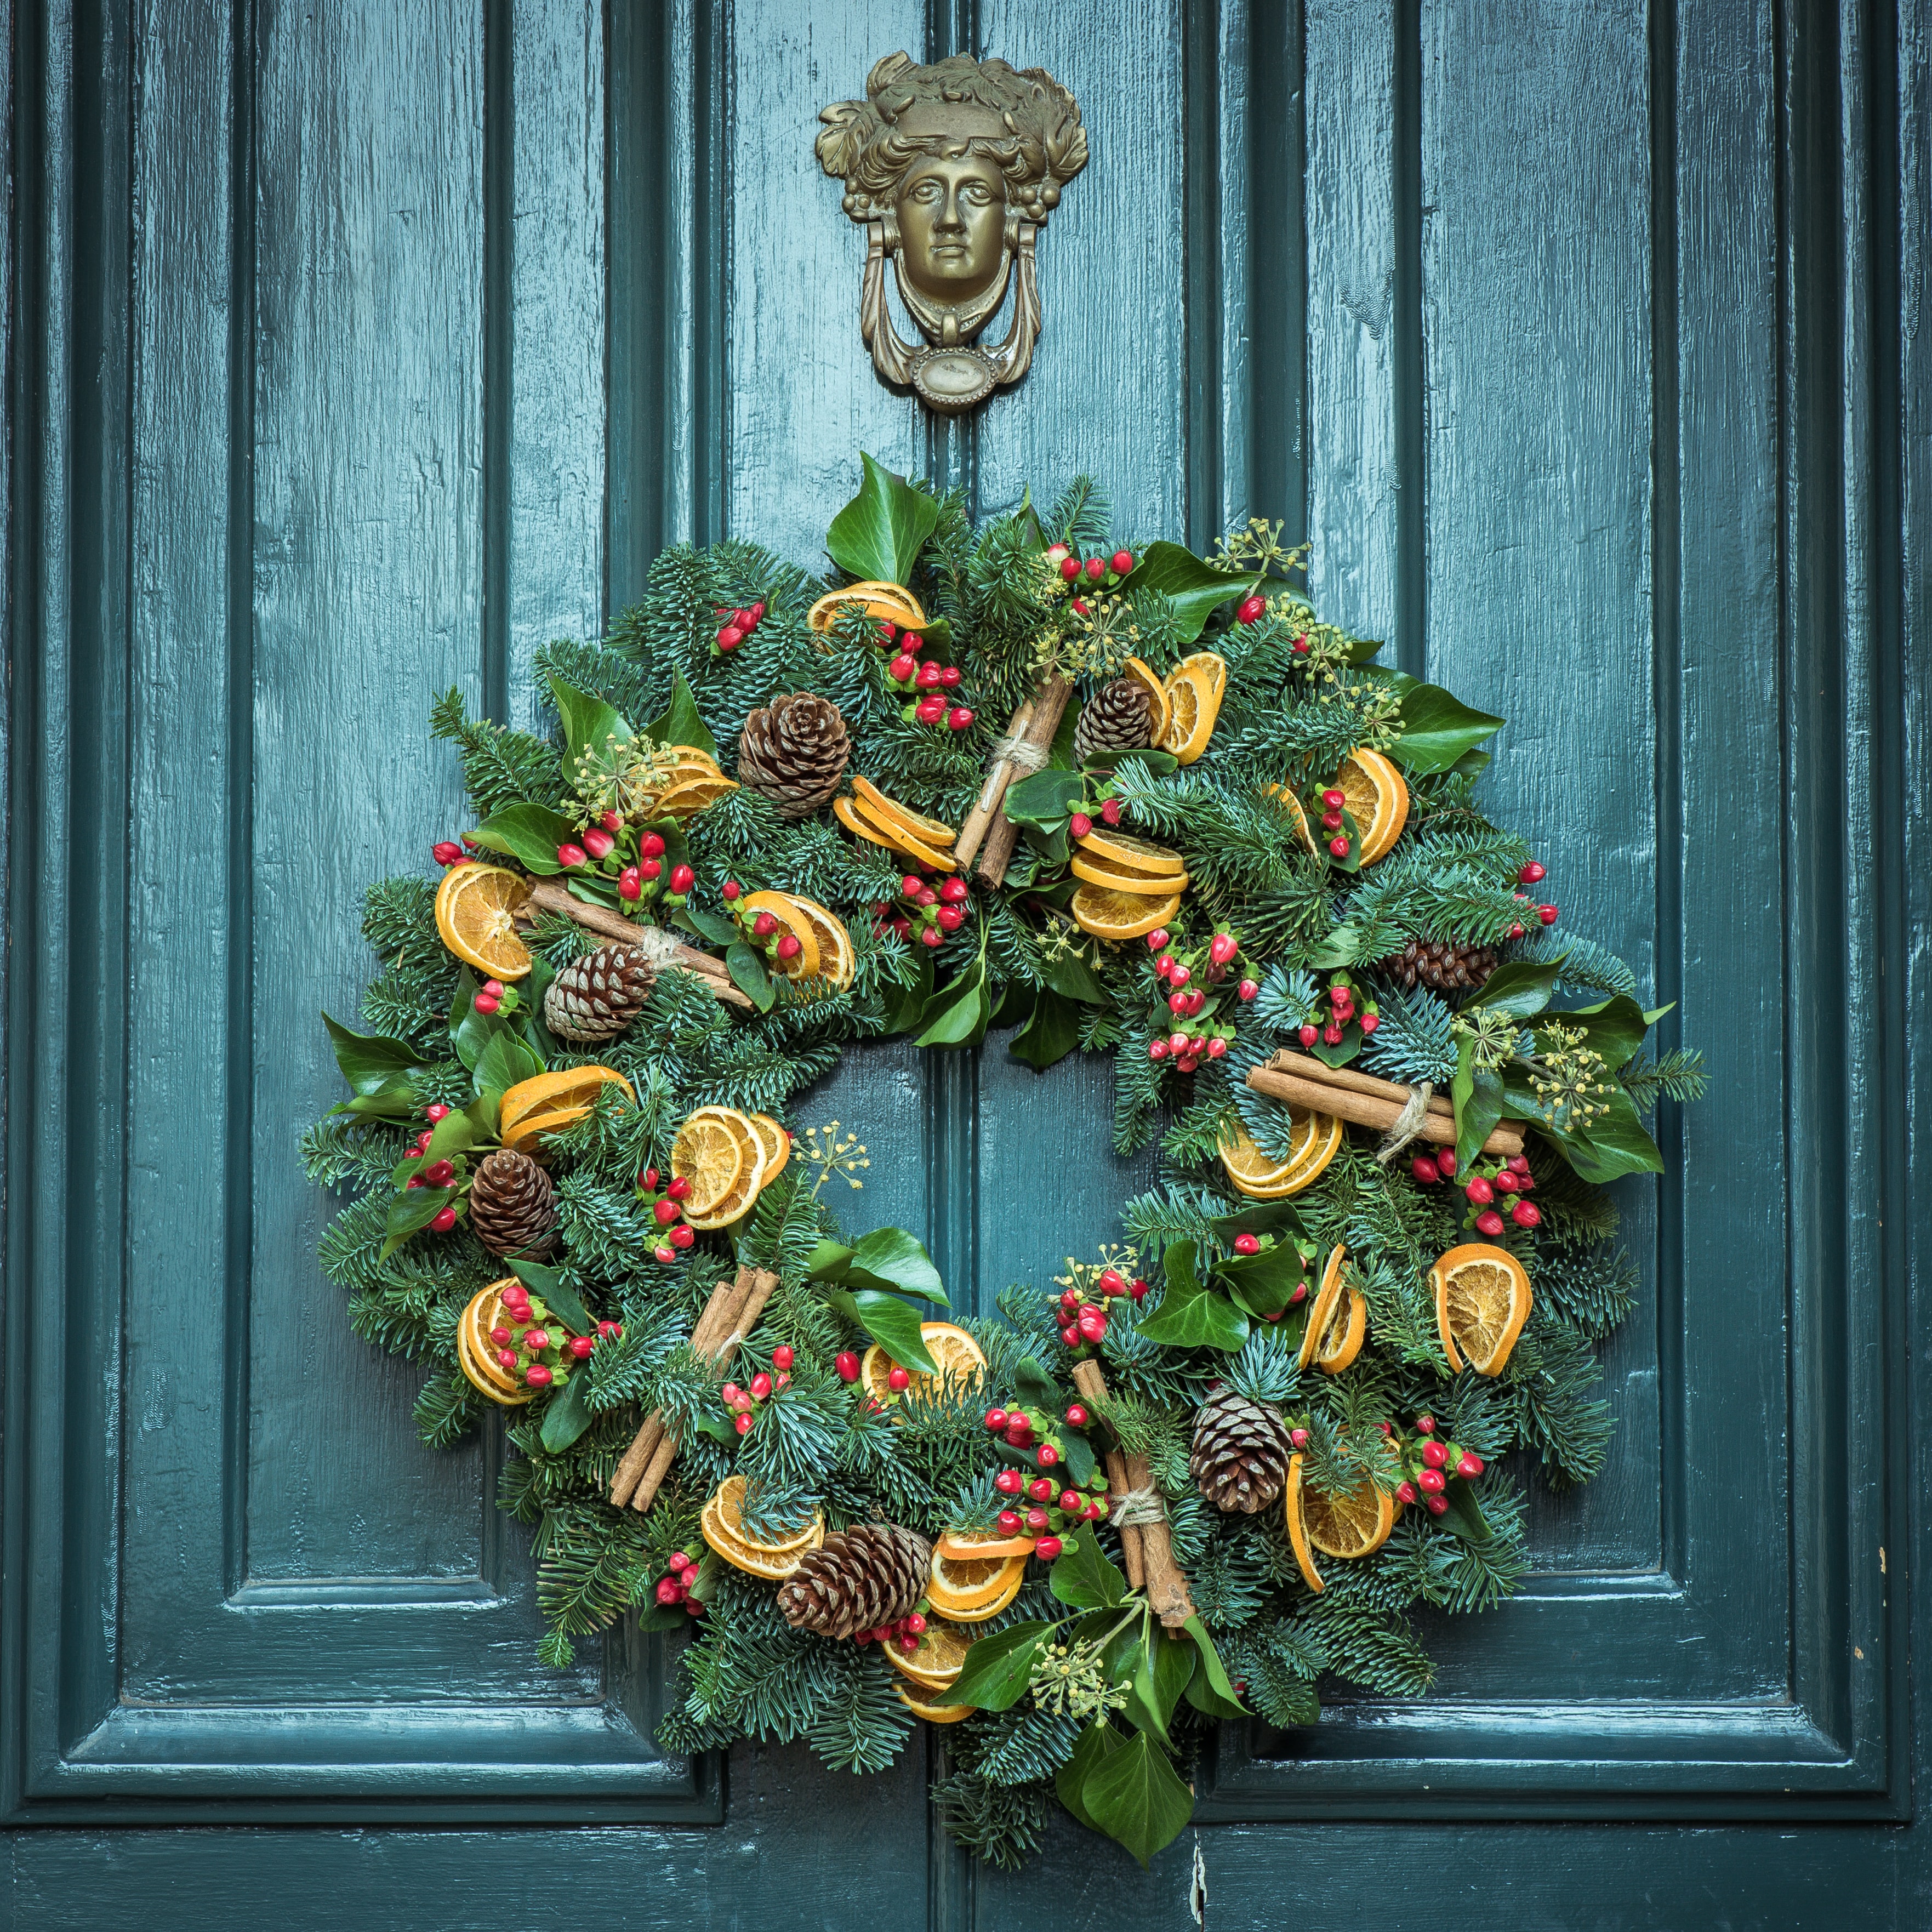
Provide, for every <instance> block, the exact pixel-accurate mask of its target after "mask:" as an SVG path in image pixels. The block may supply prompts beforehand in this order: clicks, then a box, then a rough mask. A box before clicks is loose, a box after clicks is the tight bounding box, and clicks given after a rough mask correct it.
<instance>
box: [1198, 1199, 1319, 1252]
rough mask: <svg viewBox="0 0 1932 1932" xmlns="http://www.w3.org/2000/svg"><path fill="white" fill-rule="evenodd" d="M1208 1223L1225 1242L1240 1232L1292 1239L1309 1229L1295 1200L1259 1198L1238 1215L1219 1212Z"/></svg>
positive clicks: (1304, 1233)
mask: <svg viewBox="0 0 1932 1932" xmlns="http://www.w3.org/2000/svg"><path fill="white" fill-rule="evenodd" d="M1208 1226H1209V1227H1211V1228H1212V1229H1214V1232H1215V1233H1216V1234H1217V1235H1220V1238H1222V1240H1223V1241H1232V1240H1233V1239H1234V1238H1235V1236H1236V1235H1281V1236H1282V1237H1283V1239H1284V1240H1286V1241H1291V1242H1292V1241H1293V1240H1294V1239H1295V1237H1296V1236H1298V1235H1306V1234H1307V1232H1308V1231H1307V1225H1306V1224H1305V1223H1304V1221H1303V1220H1302V1218H1301V1210H1300V1209H1299V1208H1297V1207H1296V1206H1295V1203H1294V1202H1292V1201H1258V1202H1256V1203H1255V1205H1253V1207H1252V1208H1243V1209H1242V1210H1241V1212H1240V1213H1239V1214H1217V1215H1216V1216H1215V1217H1214V1219H1213V1220H1211V1221H1210V1222H1209V1223H1208Z"/></svg>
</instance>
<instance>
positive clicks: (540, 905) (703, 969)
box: [516, 879, 751, 1007]
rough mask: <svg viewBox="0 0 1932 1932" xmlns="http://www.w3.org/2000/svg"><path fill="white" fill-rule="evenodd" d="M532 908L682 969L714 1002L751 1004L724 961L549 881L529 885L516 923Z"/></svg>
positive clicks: (524, 919) (531, 912)
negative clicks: (592, 903) (589, 902)
mask: <svg viewBox="0 0 1932 1932" xmlns="http://www.w3.org/2000/svg"><path fill="white" fill-rule="evenodd" d="M533 908H534V909H535V910H541V911H544V912H555V913H562V915H563V916H564V917H565V918H566V919H574V920H576V922H577V924H578V925H579V926H583V928H585V929H586V930H587V931H589V932H595V933H598V934H601V935H602V936H603V937H604V938H606V939H621V940H622V941H624V942H625V944H627V945H631V946H639V947H643V950H644V951H645V952H646V953H648V954H649V956H651V958H652V960H653V961H654V962H655V963H656V964H657V965H660V966H678V967H682V968H683V969H684V971H685V972H687V973H694V974H696V975H697V978H698V979H699V980H700V982H701V983H703V986H704V989H705V990H706V992H708V993H709V994H711V995H712V997H713V998H716V999H720V1000H727V1001H730V1003H731V1004H733V1006H739V1007H748V1006H749V1005H750V1004H751V1000H750V998H749V997H748V995H745V994H744V993H742V992H739V989H738V988H737V986H736V984H734V983H733V980H732V978H731V974H730V969H729V968H727V966H726V965H725V964H724V961H723V960H721V959H712V956H711V955H710V954H709V953H701V952H700V951H699V950H698V949H697V947H694V946H687V945H685V943H684V941H682V940H681V939H676V938H673V937H672V936H671V935H670V934H669V933H668V932H665V931H664V929H663V927H661V926H644V925H641V924H640V923H639V922H638V921H637V920H636V919H626V918H625V916H624V915H623V914H622V913H620V912H616V911H614V910H612V908H611V907H609V906H600V905H590V904H586V902H585V901H583V900H582V899H580V898H573V897H572V896H571V894H570V893H569V892H566V891H565V889H564V888H563V887H562V886H559V885H557V884H556V883H553V881H552V880H548V879H535V880H532V881H531V883H530V889H529V892H527V893H526V895H524V898H523V904H522V905H520V907H518V908H517V913H516V916H517V919H518V920H519V921H520V922H521V923H523V924H524V925H529V923H530V922H532V919H534V917H535V910H533Z"/></svg>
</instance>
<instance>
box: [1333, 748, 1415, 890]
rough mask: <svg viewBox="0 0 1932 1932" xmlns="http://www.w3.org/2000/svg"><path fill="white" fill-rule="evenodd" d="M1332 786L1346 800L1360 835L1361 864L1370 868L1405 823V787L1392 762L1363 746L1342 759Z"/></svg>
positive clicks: (1391, 843) (1406, 802)
mask: <svg viewBox="0 0 1932 1932" xmlns="http://www.w3.org/2000/svg"><path fill="white" fill-rule="evenodd" d="M1335 783H1336V784H1337V787H1339V789H1340V791H1341V793H1342V795H1343V796H1344V797H1345V798H1346V799H1347V800H1348V801H1349V811H1350V813H1351V814H1352V815H1353V817H1354V818H1355V829H1356V831H1357V832H1358V833H1359V834H1360V835H1361V841H1362V843H1361V853H1360V858H1361V863H1362V864H1364V865H1373V864H1374V863H1375V862H1376V860H1377V859H1379V858H1381V857H1382V856H1384V854H1385V853H1387V852H1388V849H1389V847H1391V846H1392V845H1393V844H1394V843H1395V841H1397V839H1398V838H1400V837H1401V836H1402V828H1403V826H1405V825H1406V824H1407V823H1409V786H1408V784H1407V782H1406V781H1405V780H1404V778H1403V775H1402V773H1401V772H1400V770H1399V769H1397V766H1396V765H1395V763H1394V760H1392V759H1389V758H1385V757H1383V756H1382V753H1381V752H1379V751H1370V749H1369V748H1367V746H1366V745H1363V746H1360V747H1358V748H1357V749H1356V750H1355V751H1351V752H1350V753H1349V755H1348V756H1347V757H1346V758H1344V759H1343V760H1342V769H1341V770H1340V772H1337V774H1336V778H1335Z"/></svg>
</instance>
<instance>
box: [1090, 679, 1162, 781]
mask: <svg viewBox="0 0 1932 1932" xmlns="http://www.w3.org/2000/svg"><path fill="white" fill-rule="evenodd" d="M1153 727H1154V715H1153V713H1152V712H1151V711H1150V710H1149V709H1148V694H1147V687H1146V686H1145V685H1143V684H1142V683H1141V682H1140V681H1139V679H1136V678H1131V677H1117V678H1115V680H1114V681H1113V682H1112V684H1103V685H1102V686H1101V687H1100V689H1099V690H1098V691H1096V692H1094V695H1093V696H1092V697H1090V698H1089V699H1088V700H1087V702H1086V703H1085V704H1083V705H1082V706H1081V707H1080V715H1079V718H1077V719H1076V720H1075V721H1074V726H1073V762H1074V763H1076V765H1084V764H1085V763H1086V762H1087V760H1088V759H1089V758H1091V757H1092V756H1093V755H1094V753H1095V752H1096V751H1145V749H1146V748H1147V747H1148V745H1151V743H1152V742H1154V728H1153Z"/></svg>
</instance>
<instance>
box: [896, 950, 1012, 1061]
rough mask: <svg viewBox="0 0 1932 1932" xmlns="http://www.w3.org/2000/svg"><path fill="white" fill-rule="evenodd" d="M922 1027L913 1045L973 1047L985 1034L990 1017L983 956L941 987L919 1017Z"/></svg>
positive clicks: (990, 1003) (990, 1004)
mask: <svg viewBox="0 0 1932 1932" xmlns="http://www.w3.org/2000/svg"><path fill="white" fill-rule="evenodd" d="M919 1018H920V1019H921V1020H922V1021H923V1022H924V1023H925V1024H924V1029H923V1031H922V1032H921V1033H920V1034H919V1037H918V1038H917V1039H916V1040H914V1041H913V1045H914V1046H976V1045H977V1043H979V1042H980V1040H984V1039H985V1038H986V1029H987V1028H988V1027H989V1025H992V1019H993V1007H992V1001H990V1000H989V998H987V997H986V962H985V961H984V960H981V961H980V962H978V963H977V965H974V966H972V967H971V968H968V971H966V972H965V973H963V974H961V975H960V977H959V978H958V979H957V980H954V981H953V983H952V984H951V985H950V986H942V987H941V989H939V991H938V992H936V993H935V994H934V995H933V996H932V998H931V999H930V1000H929V1001H927V1002H926V1010H925V1011H924V1012H923V1013H922V1014H921V1015H920V1016H919Z"/></svg>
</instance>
